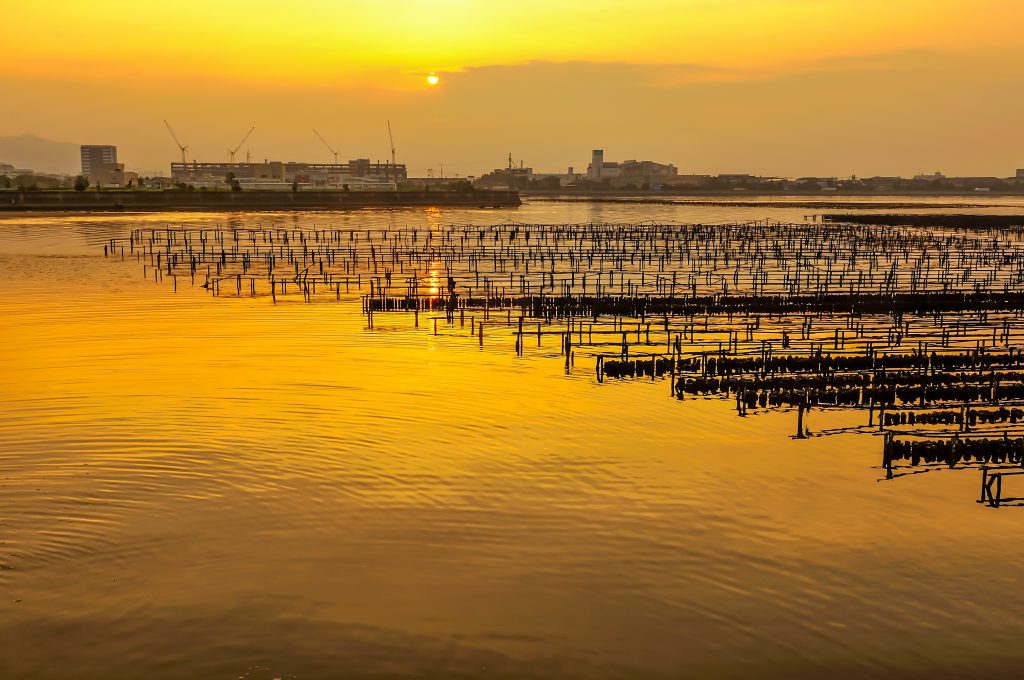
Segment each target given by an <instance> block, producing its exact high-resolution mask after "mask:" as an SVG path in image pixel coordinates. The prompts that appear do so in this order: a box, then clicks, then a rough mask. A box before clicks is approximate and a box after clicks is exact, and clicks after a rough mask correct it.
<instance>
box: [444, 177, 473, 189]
mask: <svg viewBox="0 0 1024 680" xmlns="http://www.w3.org/2000/svg"><path fill="white" fill-rule="evenodd" d="M448 188H449V189H450V190H452V191H461V192H466V191H473V185H472V184H470V183H469V181H468V180H464V179H460V180H459V181H458V182H452V183H451V184H449V185H448Z"/></svg>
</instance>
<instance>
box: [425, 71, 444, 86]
mask: <svg viewBox="0 0 1024 680" xmlns="http://www.w3.org/2000/svg"><path fill="white" fill-rule="evenodd" d="M439 82H441V78H440V76H438V75H437V74H436V73H431V74H430V75H429V76H427V84H428V85H437V84H438V83H439Z"/></svg>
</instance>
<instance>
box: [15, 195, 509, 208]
mask: <svg viewBox="0 0 1024 680" xmlns="http://www.w3.org/2000/svg"><path fill="white" fill-rule="evenodd" d="M520 205H522V200H521V199H520V198H519V194H518V193H517V192H515V191H485V190H473V191H397V192H395V191H352V192H342V191H297V192H283V191H236V192H231V191H181V190H168V191H147V190H142V191H105V192H74V191H33V192H10V193H9V194H0V214H3V213H9V214H26V213H33V214H38V213H56V214H65V213H73V214H82V213H125V214H128V213H150V212H290V211H308V210H358V209H366V208H417V207H424V208H429V207H439V208H445V207H460V208H483V209H486V208H514V207H518V206H520Z"/></svg>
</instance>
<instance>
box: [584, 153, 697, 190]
mask: <svg viewBox="0 0 1024 680" xmlns="http://www.w3.org/2000/svg"><path fill="white" fill-rule="evenodd" d="M678 174H679V169H678V168H676V166H674V165H672V164H667V165H666V164H664V163H655V162H654V161H638V160H628V161H621V162H608V161H606V160H605V159H604V150H603V149H594V150H593V151H592V152H591V155H590V165H588V166H587V179H588V180H591V181H595V182H601V181H604V180H608V181H609V183H610V184H612V185H613V186H614V185H624V184H642V183H644V182H648V183H651V184H655V183H661V182H664V181H667V180H671V179H672V178H673V177H675V176H677V175H678Z"/></svg>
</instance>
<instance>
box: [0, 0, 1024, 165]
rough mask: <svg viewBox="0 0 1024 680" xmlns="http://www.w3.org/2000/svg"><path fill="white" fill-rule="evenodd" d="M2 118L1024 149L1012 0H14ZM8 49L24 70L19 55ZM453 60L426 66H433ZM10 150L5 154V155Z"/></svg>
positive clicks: (601, 142) (750, 145)
mask: <svg viewBox="0 0 1024 680" xmlns="http://www.w3.org/2000/svg"><path fill="white" fill-rule="evenodd" d="M3 21H4V23H5V25H6V26H7V30H5V31H4V33H5V44H4V51H5V53H6V56H7V64H8V66H9V67H8V68H5V69H4V70H3V72H2V73H0V86H2V87H3V91H4V92H5V93H6V96H5V100H6V102H7V104H8V105H7V106H5V107H4V108H5V113H4V116H3V119H2V120H3V123H2V125H0V135H7V134H19V133H23V132H31V133H35V134H38V135H40V136H43V137H47V138H51V139H60V140H69V141H74V142H78V143H114V144H117V145H118V147H119V150H120V155H121V157H122V158H121V159H122V160H124V161H125V162H126V163H127V164H128V165H129V166H130V167H132V166H134V167H138V168H144V169H154V170H156V169H162V168H166V165H167V163H169V162H170V161H171V160H173V159H175V158H176V156H177V152H176V148H175V146H174V144H173V142H172V141H171V139H170V137H169V136H168V135H167V133H166V130H165V129H164V128H163V123H162V120H163V119H164V118H168V119H170V120H171V122H172V124H173V125H174V126H175V127H176V129H177V131H178V132H179V136H180V137H181V138H182V141H183V142H185V143H186V144H189V145H190V147H191V152H190V154H189V156H190V159H191V158H192V157H194V158H196V159H199V160H226V157H227V151H226V149H227V147H228V146H229V145H230V146H233V145H234V144H235V143H237V142H238V140H239V139H240V138H241V136H242V135H243V134H244V132H245V130H247V129H248V128H249V126H251V125H255V126H256V132H255V133H254V134H253V136H252V137H251V139H250V141H249V143H248V144H247V145H246V147H243V150H242V153H243V154H244V152H245V151H246V150H248V151H250V152H251V153H252V155H253V157H254V158H260V159H262V158H264V157H270V158H276V159H281V160H319V161H326V160H330V158H331V156H330V154H329V153H328V152H327V151H326V149H324V148H323V146H322V145H321V143H320V142H319V140H317V139H316V137H315V136H314V135H313V132H312V130H311V128H313V127H316V128H318V129H319V130H320V132H321V133H323V134H324V135H325V136H326V137H327V138H328V139H329V140H331V141H332V143H333V144H334V145H335V146H336V148H338V150H339V151H340V153H341V155H342V156H343V157H344V158H348V157H367V156H368V157H370V158H373V159H377V158H384V157H385V156H386V154H387V143H386V132H385V121H386V120H387V119H389V118H390V119H391V121H392V125H393V127H394V129H395V134H396V140H395V141H396V145H397V146H398V155H399V160H400V161H404V162H406V163H408V164H409V166H410V170H411V172H412V173H413V174H416V175H422V174H425V172H426V169H427V168H428V167H432V168H434V170H435V172H436V171H438V170H439V169H440V164H441V163H444V165H445V171H446V174H454V173H461V174H471V173H477V172H480V171H482V170H486V169H489V168H492V167H495V166H498V165H501V164H503V162H504V159H505V158H506V156H507V154H508V153H509V152H510V151H511V152H512V153H513V155H514V157H515V158H516V159H523V160H524V161H525V162H526V163H527V164H528V165H532V166H533V167H534V168H536V169H539V170H561V171H564V169H565V167H566V166H568V165H573V166H575V167H576V168H577V169H582V168H585V166H586V162H587V160H588V158H589V151H590V149H591V148H593V147H603V148H605V150H606V157H607V158H609V159H610V160H616V159H619V160H621V159H624V158H641V157H642V158H652V159H655V160H660V161H664V162H674V163H675V164H676V165H678V166H679V168H680V171H681V172H696V173H715V172H745V171H749V172H758V173H765V174H780V175H797V174H833V175H848V174H851V173H856V174H860V175H869V174H889V173H902V174H912V173H914V172H916V171H918V170H929V171H931V170H936V169H937V170H942V171H945V172H947V173H956V174H999V175H1008V174H1011V173H1012V171H1013V169H1014V168H1016V167H1024V141H1022V140H1024V135H1022V134H1021V132H1022V130H1021V125H1022V124H1021V122H1020V119H1021V116H1020V111H1021V110H1022V109H1024V95H1022V94H1021V87H1020V83H1021V82H1022V76H1024V59H1022V57H1024V48H1022V47H1021V42H1022V41H1021V39H1020V32H1021V29H1022V28H1024V3H1021V2H1020V1H1019V0H973V1H964V0H928V1H925V0H887V1H884V2H883V1H881V0H646V1H645V2H644V3H637V4H634V3H626V2H622V1H620V0H616V1H612V0H590V1H588V2H567V1H564V2H551V1H550V0H545V1H540V0H517V2H514V3H502V2H494V1H493V0H487V1H482V0H481V1H477V0H432V1H429V2H427V1H419V0H416V1H414V0H392V1H391V2H388V3H368V2H338V1H335V2H327V1H321V2H310V1H302V0H296V1H293V2H289V3H283V2H279V1H278V2H263V1H260V0H255V1H252V0H250V1H248V2H237V1H234V0H220V1H218V2H216V3H208V2H199V1H197V0H179V1H177V2H174V3H170V4H167V3H160V4H156V5H154V4H150V3H139V2H137V1H135V2H121V1H120V0H113V1H111V0H106V1H103V2H99V3H82V2H63V1H52V2H47V3H18V4H16V5H14V6H13V7H8V8H5V10H4V20H3ZM11 66H13V68H12V67H11ZM432 71H436V72H438V73H439V74H441V77H442V80H441V84H440V85H438V86H437V87H435V88H431V87H429V86H427V85H426V81H425V75H426V74H427V73H430V72H432ZM2 160H3V159H0V161H2Z"/></svg>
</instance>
